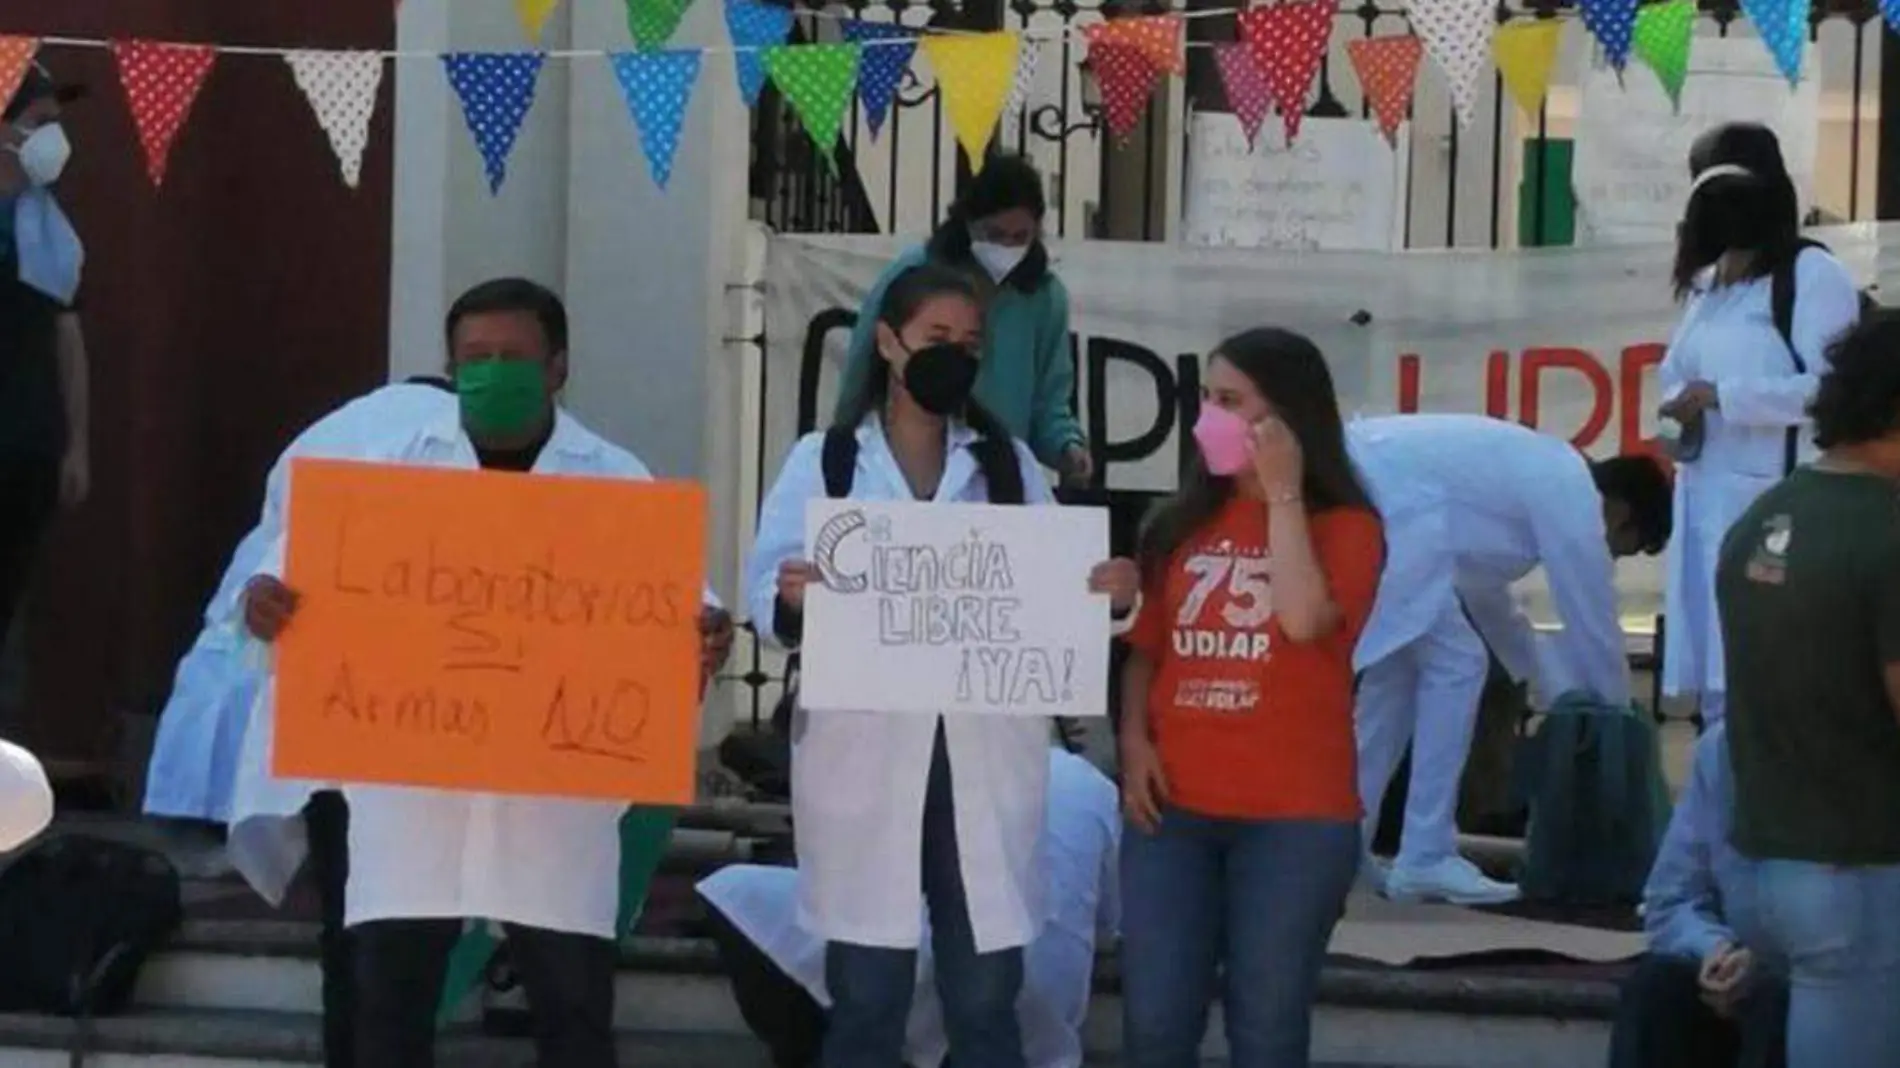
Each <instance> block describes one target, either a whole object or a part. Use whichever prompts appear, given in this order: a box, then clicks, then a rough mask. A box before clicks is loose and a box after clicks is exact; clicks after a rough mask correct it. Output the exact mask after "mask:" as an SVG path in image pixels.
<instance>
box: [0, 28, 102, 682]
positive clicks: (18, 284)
mask: <svg viewBox="0 0 1900 1068" xmlns="http://www.w3.org/2000/svg"><path fill="white" fill-rule="evenodd" d="M78 95H79V93H78V91H77V90H75V89H72V88H69V87H61V86H60V85H59V84H58V83H56V82H55V81H54V80H53V77H52V75H50V74H48V73H47V71H46V68H44V67H42V66H39V65H38V64H35V65H34V66H32V67H31V68H29V69H28V70H27V73H26V76H25V77H24V78H23V79H22V80H21V82H20V88H19V89H18V91H16V92H15V93H14V95H13V98H12V99H11V100H8V101H4V102H3V104H4V110H0V645H4V644H5V641H6V637H7V634H8V631H9V629H10V626H11V624H12V622H13V616H14V612H15V609H16V608H17V607H18V606H19V603H20V598H21V597H22V596H23V595H24V594H25V592H26V585H27V579H28V577H29V575H30V573H31V567H32V564H33V560H34V557H35V555H36V550H37V548H38V546H39V542H40V539H41V537H42V535H43V534H44V533H45V530H46V527H47V524H48V523H49V522H50V521H51V520H52V518H53V515H54V514H55V513H56V512H57V511H58V509H59V507H60V506H62V505H64V506H67V507H72V506H75V505H78V504H79V503H80V502H82V501H84V500H85V498H86V495H87V492H88V490H89V488H90V484H91V481H92V467H91V463H90V460H89V458H88V457H89V453H88V450H87V448H86V443H87V428H86V414H87V404H86V347H85V342H84V340H83V338H82V336H81V334H80V330H79V319H78V316H77V315H76V314H75V309H76V307H77V301H78V294H79V276H80V267H81V265H82V262H83V259H84V251H83V247H82V246H81V245H80V242H79V237H78V235H77V234H76V233H75V232H74V230H73V227H72V224H71V223H70V222H69V221H68V220H67V219H66V216H65V214H64V213H63V212H61V211H60V208H59V203H58V202H57V201H56V200H54V199H53V194H52V191H51V187H52V186H53V184H54V183H55V182H57V181H58V180H59V178H60V175H61V174H62V173H63V172H64V171H65V168H66V161H67V159H68V158H69V157H70V156H71V154H72V145H71V143H70V142H69V141H68V140H67V139H66V133H65V129H64V127H62V126H61V125H60V121H59V120H60V108H61V106H62V105H63V104H64V103H66V102H68V101H70V100H72V99H74V98H75V97H77V96H78Z"/></svg>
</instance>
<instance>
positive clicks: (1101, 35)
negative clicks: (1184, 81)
mask: <svg viewBox="0 0 1900 1068" xmlns="http://www.w3.org/2000/svg"><path fill="white" fill-rule="evenodd" d="M1082 39H1083V40H1085V41H1087V42H1088V45H1089V55H1091V56H1092V55H1094V54H1095V46H1096V45H1097V44H1111V45H1120V46H1122V47H1123V48H1132V49H1134V50H1135V51H1137V52H1140V53H1141V54H1142V56H1144V57H1145V58H1146V59H1147V60H1148V65H1149V66H1151V67H1153V68H1154V69H1155V72H1156V73H1157V74H1186V73H1187V52H1186V51H1185V50H1184V48H1183V45H1182V41H1181V16H1179V15H1142V16H1139V17H1137V18H1125V19H1109V20H1108V21H1107V22H1095V23H1091V24H1089V25H1088V26H1085V27H1083V29H1082Z"/></svg>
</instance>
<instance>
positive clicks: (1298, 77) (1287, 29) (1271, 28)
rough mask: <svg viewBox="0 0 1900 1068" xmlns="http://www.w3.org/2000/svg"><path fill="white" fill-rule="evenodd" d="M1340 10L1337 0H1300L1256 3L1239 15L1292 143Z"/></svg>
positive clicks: (1244, 38)
mask: <svg viewBox="0 0 1900 1068" xmlns="http://www.w3.org/2000/svg"><path fill="white" fill-rule="evenodd" d="M1337 11H1338V5H1337V3H1336V2H1335V0H1302V2H1300V3H1294V4H1275V5H1274V6H1272V7H1256V8H1252V9H1249V10H1247V11H1242V12H1241V13H1240V14H1239V16H1238V19H1239V22H1240V39H1241V40H1242V41H1245V42H1246V43H1247V47H1248V48H1249V49H1251V50H1252V51H1253V61H1254V65H1255V66H1257V67H1259V68H1260V72H1261V73H1262V74H1264V75H1266V79H1267V88H1268V89H1270V90H1272V92H1273V102H1274V105H1275V106H1276V107H1278V108H1279V109H1280V120H1281V121H1282V122H1284V123H1286V139H1287V141H1288V142H1291V141H1292V140H1293V138H1295V137H1296V136H1298V135H1299V132H1300V120H1301V119H1302V118H1303V117H1304V116H1305V114H1306V98H1307V95H1308V94H1309V93H1310V92H1311V91H1312V88H1313V79H1314V78H1316V77H1318V75H1319V65H1320V61H1321V60H1323V59H1325V58H1326V42H1327V40H1328V39H1330V38H1331V37H1332V35H1333V15H1334V14H1335V13H1336V12H1337Z"/></svg>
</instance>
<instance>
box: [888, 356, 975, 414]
mask: <svg viewBox="0 0 1900 1068" xmlns="http://www.w3.org/2000/svg"><path fill="white" fill-rule="evenodd" d="M976 371H977V366H976V354H975V353H974V352H972V351H970V347H969V346H968V345H954V344H950V343H947V342H946V343H944V344H940V345H926V346H924V347H923V348H921V349H915V350H913V351H912V352H911V354H910V361H909V362H908V363H906V364H904V388H905V389H906V390H908V391H909V392H910V395H911V398H912V399H914V400H915V401H916V402H917V406H918V407H920V408H922V409H923V410H924V411H926V412H929V413H930V414H932V415H944V416H948V415H956V414H958V413H960V412H962V411H963V408H964V405H966V404H968V403H970V390H971V389H973V388H974V387H975V386H976Z"/></svg>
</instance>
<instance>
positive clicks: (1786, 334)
mask: <svg viewBox="0 0 1900 1068" xmlns="http://www.w3.org/2000/svg"><path fill="white" fill-rule="evenodd" d="M1811 248H1817V249H1820V250H1821V251H1822V252H1827V251H1828V247H1827V246H1826V245H1823V244H1822V243H1821V242H1819V241H1813V240H1810V239H1808V238H1802V239H1801V240H1800V241H1798V242H1796V243H1795V252H1794V255H1792V256H1790V257H1788V258H1787V259H1786V260H1785V261H1783V262H1782V264H1781V266H1779V267H1776V268H1775V271H1774V273H1773V274H1772V275H1770V276H1769V278H1770V281H1769V283H1768V310H1769V313H1770V314H1771V315H1772V316H1773V317H1774V321H1775V333H1777V334H1780V335H1781V343H1782V344H1783V345H1786V346H1787V347H1788V355H1789V357H1790V358H1792V359H1793V360H1794V370H1795V373H1796V374H1801V375H1804V374H1807V373H1808V361H1807V360H1805V359H1802V357H1801V353H1800V352H1799V351H1797V350H1796V349H1795V347H1794V301H1795V291H1794V290H1795V285H1794V274H1795V264H1796V261H1798V260H1799V259H1800V258H1801V253H1802V252H1804V251H1806V250H1808V249H1811ZM1879 307H1880V302H1879V301H1877V300H1875V299H1874V296H1873V294H1872V293H1870V292H1868V291H1867V290H1865V289H1863V290H1861V291H1860V314H1861V315H1863V316H1864V315H1866V314H1868V313H1869V312H1871V311H1875V310H1878V309H1879ZM1800 453H1801V428H1800V427H1796V426H1791V427H1789V428H1788V438H1787V441H1786V442H1785V443H1784V445H1783V448H1782V460H1781V473H1782V474H1784V475H1791V474H1793V473H1794V469H1795V467H1796V466H1797V465H1798V461H1799V459H1800Z"/></svg>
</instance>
